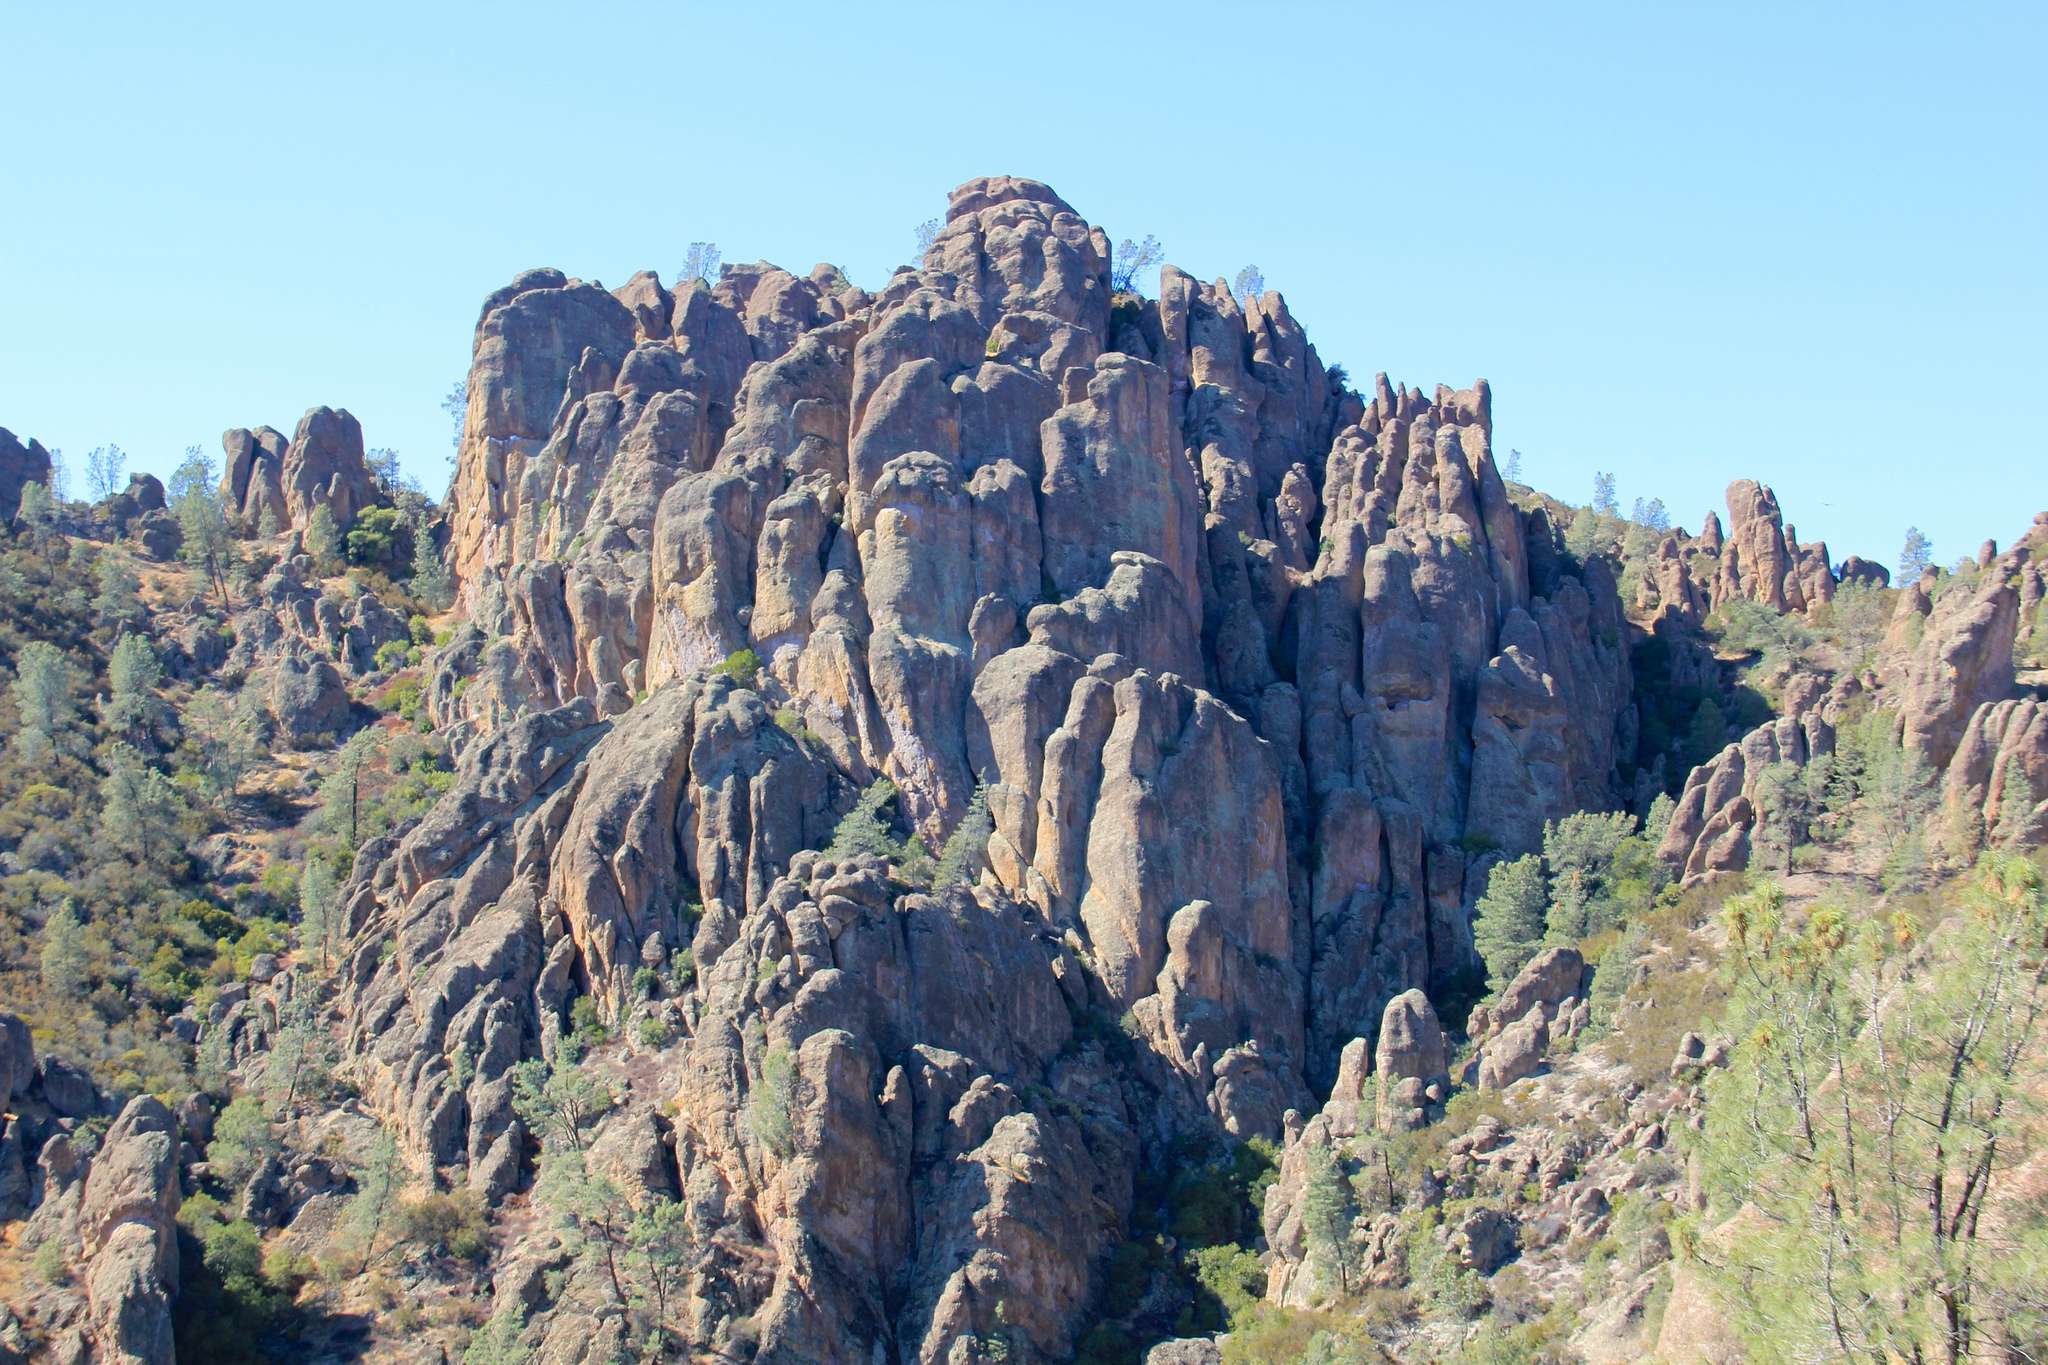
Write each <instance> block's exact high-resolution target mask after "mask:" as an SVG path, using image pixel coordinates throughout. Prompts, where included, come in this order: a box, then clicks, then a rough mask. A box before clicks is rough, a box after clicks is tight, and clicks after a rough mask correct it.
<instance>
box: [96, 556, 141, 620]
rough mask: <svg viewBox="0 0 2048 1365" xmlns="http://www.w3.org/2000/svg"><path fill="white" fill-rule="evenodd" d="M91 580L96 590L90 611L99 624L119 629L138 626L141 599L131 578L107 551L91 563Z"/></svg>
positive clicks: (125, 566)
mask: <svg viewBox="0 0 2048 1365" xmlns="http://www.w3.org/2000/svg"><path fill="white" fill-rule="evenodd" d="M93 581H94V583H95V584H96V585H97V587H98V589H99V591H98V592H97V593H95V594H94V596H93V599H92V610H93V615H95V616H97V617H98V618H99V620H100V624H102V625H106V626H112V627H115V628H116V629H120V628H124V627H130V626H135V625H139V624H140V623H141V621H142V618H143V608H142V599H141V597H139V596H138V595H137V594H136V591H135V575H134V574H131V573H129V572H128V567H127V565H125V564H123V563H122V562H121V556H120V555H119V554H117V553H116V552H115V551H114V550H112V549H111V548H109V549H105V550H102V551H100V555H99V558H98V559H96V560H95V561H93Z"/></svg>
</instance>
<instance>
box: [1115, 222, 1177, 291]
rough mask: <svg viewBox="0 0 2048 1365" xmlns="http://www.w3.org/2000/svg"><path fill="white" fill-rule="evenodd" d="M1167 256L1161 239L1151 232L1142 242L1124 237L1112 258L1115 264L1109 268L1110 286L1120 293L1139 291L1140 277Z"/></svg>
mask: <svg viewBox="0 0 2048 1365" xmlns="http://www.w3.org/2000/svg"><path fill="white" fill-rule="evenodd" d="M1165 258H1166V256H1165V252H1164V251H1163V250H1162V249H1161V248H1160V245H1159V239H1158V238H1157V237H1154V236H1153V235H1152V234H1151V233H1149V232H1148V233H1146V234H1145V240H1144V241H1142V242H1134V241H1132V240H1131V239H1130V238H1128V237H1126V238H1124V239H1123V240H1122V241H1121V242H1118V243H1117V246H1116V254H1115V256H1113V257H1112V258H1111V260H1112V262H1113V264H1112V265H1111V266H1110V268H1109V287H1110V288H1111V289H1113V290H1115V291H1116V292H1117V293H1119V294H1130V293H1135V292H1137V288H1138V277H1139V276H1140V275H1142V274H1144V273H1145V272H1146V271H1147V270H1150V269H1151V268H1152V267H1154V266H1156V265H1158V264H1159V263H1160V262H1161V261H1162V260H1164V259H1165Z"/></svg>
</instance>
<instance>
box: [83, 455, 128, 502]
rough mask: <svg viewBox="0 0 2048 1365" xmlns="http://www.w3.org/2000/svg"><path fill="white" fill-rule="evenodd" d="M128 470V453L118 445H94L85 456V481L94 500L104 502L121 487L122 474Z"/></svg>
mask: <svg viewBox="0 0 2048 1365" xmlns="http://www.w3.org/2000/svg"><path fill="white" fill-rule="evenodd" d="M127 471H128V453H127V452H126V451H124V450H122V449H121V447H119V446H112V445H108V446H94V447H93V450H92V453H91V454H89V455H87V456H86V457H85V481H86V484H87V486H88V487H89V488H90V490H91V493H92V499H93V501H94V502H105V501H106V500H107V499H108V498H111V497H113V496H114V494H116V493H118V492H120V491H121V489H122V488H123V486H124V485H123V483H122V475H124V474H125V473H127Z"/></svg>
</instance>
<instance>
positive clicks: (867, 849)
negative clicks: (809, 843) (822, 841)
mask: <svg viewBox="0 0 2048 1365" xmlns="http://www.w3.org/2000/svg"><path fill="white" fill-rule="evenodd" d="M895 800H896V784H895V783H894V782H891V781H890V780H889V779H888V778H886V777H878V778H876V779H875V780H874V781H873V782H871V783H869V784H868V787H867V789H866V790H865V791H863V792H862V793H861V794H860V799H859V800H857V801H855V802H854V803H853V809H852V810H850V811H848V812H847V813H846V814H845V815H843V816H841V817H840V819H839V823H838V825H837V826H835V827H834V828H833V830H832V842H830V843H829V844H827V845H826V846H825V856H826V857H828V858H834V859H844V858H851V857H853V856H855V855H856V854H862V853H865V854H870V855H872V856H874V857H877V858H891V859H894V858H900V857H901V856H902V852H903V850H902V846H901V845H900V844H898V843H897V842H896V836H895V835H894V833H893V832H891V830H890V826H889V818H888V816H887V815H886V814H885V812H886V811H888V810H889V808H890V807H891V806H892V805H894V803H895Z"/></svg>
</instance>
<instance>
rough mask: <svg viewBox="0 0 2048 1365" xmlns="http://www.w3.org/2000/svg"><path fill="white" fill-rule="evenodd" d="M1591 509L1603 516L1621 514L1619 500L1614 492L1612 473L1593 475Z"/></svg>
mask: <svg viewBox="0 0 2048 1365" xmlns="http://www.w3.org/2000/svg"><path fill="white" fill-rule="evenodd" d="M1593 510H1594V511H1595V512H1596V513H1598V514H1599V515H1601V516H1603V517H1617V516H1620V515H1621V500H1620V499H1619V498H1617V497H1616V496H1615V493H1614V475H1612V474H1608V473H1596V474H1594V475H1593Z"/></svg>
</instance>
